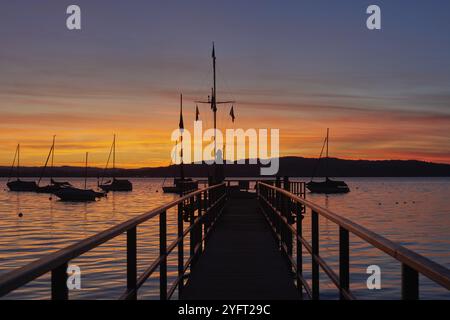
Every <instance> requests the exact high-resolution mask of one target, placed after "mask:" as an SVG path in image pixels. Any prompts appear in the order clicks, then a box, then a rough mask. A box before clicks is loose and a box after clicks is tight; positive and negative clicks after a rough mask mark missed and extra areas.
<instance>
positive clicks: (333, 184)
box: [306, 129, 350, 194]
mask: <svg viewBox="0 0 450 320" xmlns="http://www.w3.org/2000/svg"><path fill="white" fill-rule="evenodd" d="M329 137H330V129H327V137H326V138H325V141H324V146H325V144H326V147H327V154H326V158H325V161H326V165H325V168H326V169H327V170H326V171H327V172H326V175H325V181H322V182H315V181H313V179H314V175H315V172H314V174H313V177H312V178H311V181H310V182H308V183H307V184H306V187H307V188H308V190H309V191H310V192H311V193H325V194H333V193H348V192H350V188H349V187H348V185H347V184H346V183H345V182H344V181H336V180H331V179H330V178H329V177H328V144H329ZM324 146H323V147H324ZM323 147H322V151H321V153H320V157H319V161H320V159H321V158H322V153H323ZM316 169H317V167H316ZM314 171H316V170H314Z"/></svg>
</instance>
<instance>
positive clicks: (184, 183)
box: [162, 95, 198, 195]
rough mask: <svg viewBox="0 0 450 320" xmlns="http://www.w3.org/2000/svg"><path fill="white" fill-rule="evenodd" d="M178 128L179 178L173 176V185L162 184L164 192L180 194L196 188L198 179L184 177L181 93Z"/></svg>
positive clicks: (181, 96)
mask: <svg viewBox="0 0 450 320" xmlns="http://www.w3.org/2000/svg"><path fill="white" fill-rule="evenodd" d="M179 128H180V131H181V137H180V139H181V141H180V145H181V153H180V154H181V163H180V178H175V179H174V180H173V185H171V186H163V188H162V189H163V192H164V193H177V194H180V195H182V194H183V193H184V192H189V191H195V190H197V189H198V181H194V180H192V179H191V178H186V177H185V176H184V163H183V130H184V122H183V95H180V123H179Z"/></svg>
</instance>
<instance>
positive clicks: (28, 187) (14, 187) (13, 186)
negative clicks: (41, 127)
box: [6, 144, 37, 192]
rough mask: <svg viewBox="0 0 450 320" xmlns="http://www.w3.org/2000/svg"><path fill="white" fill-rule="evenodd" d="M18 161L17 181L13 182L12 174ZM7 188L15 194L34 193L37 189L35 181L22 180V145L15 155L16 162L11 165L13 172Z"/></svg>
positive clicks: (18, 146) (18, 147)
mask: <svg viewBox="0 0 450 320" xmlns="http://www.w3.org/2000/svg"><path fill="white" fill-rule="evenodd" d="M16 159H17V167H16V168H17V169H16V170H17V174H16V180H14V181H11V173H12V171H13V169H14V165H15V164H16ZM6 186H7V187H8V189H9V190H10V191H14V192H33V191H35V190H36V188H37V184H36V182H34V181H24V180H21V179H20V144H18V145H17V148H16V152H15V154H14V160H13V163H12V165H11V170H10V174H9V178H8V181H7V182H6Z"/></svg>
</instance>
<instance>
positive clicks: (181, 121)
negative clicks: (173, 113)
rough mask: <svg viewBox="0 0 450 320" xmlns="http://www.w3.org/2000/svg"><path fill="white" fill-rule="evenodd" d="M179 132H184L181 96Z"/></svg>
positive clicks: (181, 96) (181, 99) (181, 98)
mask: <svg viewBox="0 0 450 320" xmlns="http://www.w3.org/2000/svg"><path fill="white" fill-rule="evenodd" d="M179 127H180V130H184V121H183V95H182V94H181V95H180V124H179Z"/></svg>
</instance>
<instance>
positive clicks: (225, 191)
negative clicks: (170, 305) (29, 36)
mask: <svg viewBox="0 0 450 320" xmlns="http://www.w3.org/2000/svg"><path fill="white" fill-rule="evenodd" d="M254 191H255V190H249V183H248V181H240V182H239V183H238V185H237V186H235V185H232V184H231V183H230V182H226V183H222V184H218V185H214V186H209V187H206V188H204V189H201V190H198V191H195V192H192V193H189V194H187V195H185V196H183V197H181V198H180V199H177V200H175V201H172V202H170V203H168V204H165V205H163V206H161V207H159V208H157V209H154V210H152V211H150V212H147V213H144V214H142V215H140V216H137V217H134V218H132V219H130V220H128V221H126V222H123V223H121V224H119V225H116V226H114V227H112V228H110V229H108V230H105V231H103V232H101V233H99V234H96V235H94V236H91V237H89V238H87V239H84V240H82V241H80V242H78V243H75V244H73V245H71V246H69V247H67V248H64V249H62V250H59V251H57V252H55V253H52V254H49V255H47V256H44V257H42V258H41V259H38V260H37V261H35V262H32V263H30V264H28V265H26V266H24V267H22V268H19V269H17V270H12V271H10V272H9V273H6V274H3V275H2V276H0V297H3V296H6V295H7V294H8V293H9V292H12V291H14V290H16V289H18V288H20V287H22V286H24V285H26V284H27V283H29V282H31V281H33V280H35V279H37V278H39V277H40V276H42V275H44V274H46V273H49V272H50V273H51V298H52V299H55V300H66V299H69V291H68V288H67V277H68V275H67V268H68V265H69V263H70V261H71V260H73V259H75V258H77V257H79V256H80V255H82V254H84V253H86V252H89V251H90V250H93V249H95V248H96V247H98V246H100V245H101V244H103V243H105V242H107V241H109V240H111V239H114V238H116V237H117V236H120V235H122V234H126V239H127V241H126V250H127V266H126V280H127V284H126V288H124V292H123V294H122V295H121V296H120V297H118V298H119V299H132V300H134V299H137V296H138V291H139V289H140V288H141V287H142V286H143V284H144V283H145V282H146V281H147V279H148V278H149V277H150V276H152V275H153V276H154V275H155V274H156V275H158V278H159V291H160V299H161V300H167V299H176V298H179V299H187V300H196V299H213V300H217V299H233V300H234V299H251V300H255V299H273V300H277V299H285V300H292V299H304V298H311V299H314V300H317V299H320V276H321V275H326V276H327V277H328V278H329V279H330V280H331V282H332V283H333V284H334V285H335V287H336V290H337V292H338V293H339V296H340V298H341V299H343V300H344V299H345V300H352V299H355V296H354V295H353V293H352V291H351V281H350V279H351V277H350V255H349V252H350V249H351V248H350V245H351V243H350V241H349V238H350V234H352V235H353V236H356V237H359V238H360V239H362V240H363V241H365V242H367V243H369V244H370V245H372V246H373V247H374V248H376V249H377V250H379V251H381V252H383V253H385V254H387V255H389V256H391V257H392V258H394V259H395V260H396V261H397V262H398V263H399V270H400V271H401V289H402V291H401V292H402V296H401V297H399V298H402V299H405V300H412V299H419V298H420V294H419V293H420V292H419V288H420V281H419V275H422V276H425V277H427V278H428V279H430V280H431V281H433V282H434V283H435V284H436V285H438V286H441V287H443V288H445V289H447V290H450V270H449V269H447V268H445V267H444V266H442V265H439V264H437V263H435V262H433V261H431V260H429V259H427V258H425V257H423V256H421V255H419V254H417V253H415V252H413V251H411V250H409V249H406V248H404V247H402V246H400V245H398V244H396V243H394V242H392V241H390V240H388V239H386V238H384V237H382V236H380V235H378V234H376V233H374V232H372V231H370V230H368V229H366V228H364V227H362V226H360V225H358V224H356V223H354V222H353V221H350V220H348V219H346V218H344V217H342V216H340V215H337V214H336V213H334V212H331V211H329V210H327V209H324V208H322V207H320V206H318V205H316V204H315V203H312V202H310V201H308V200H306V199H305V198H304V194H305V189H304V184H303V183H301V182H289V180H288V179H285V180H284V181H283V183H281V181H280V180H277V181H272V182H270V181H265V182H261V181H256V192H254ZM170 209H176V210H177V225H178V228H177V237H176V239H175V240H173V241H172V242H171V243H168V242H167V211H168V210H170ZM304 215H310V216H311V219H310V221H311V225H310V226H306V225H304V223H303V217H304ZM319 217H320V218H321V219H326V220H328V221H329V222H331V223H334V224H335V225H337V226H338V228H339V239H338V242H339V270H338V272H336V271H335V270H333V269H332V268H331V267H330V266H329V265H328V264H327V263H326V259H325V258H324V257H323V256H322V255H321V254H320V252H319V248H320V236H319V235H320V232H319ZM152 219H157V220H158V221H159V235H158V236H159V256H158V257H157V258H156V259H155V261H153V262H152V263H151V264H150V265H148V266H147V268H146V269H145V270H144V272H143V273H142V274H138V273H137V249H136V248H137V241H138V237H137V233H138V231H139V226H140V225H141V224H143V223H145V222H147V221H149V220H152ZM304 228H310V230H311V241H307V240H306V239H305V238H304V237H303V235H302V234H303V229H304ZM302 249H305V250H306V252H307V254H309V255H310V256H311V279H310V280H306V279H305V277H304V274H303V265H304V261H303V255H304V252H303V251H304V250H302ZM171 254H172V255H175V254H176V255H177V266H178V268H177V269H178V276H177V277H176V279H175V280H173V281H171V283H169V281H168V277H167V261H168V257H169V255H171Z"/></svg>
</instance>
